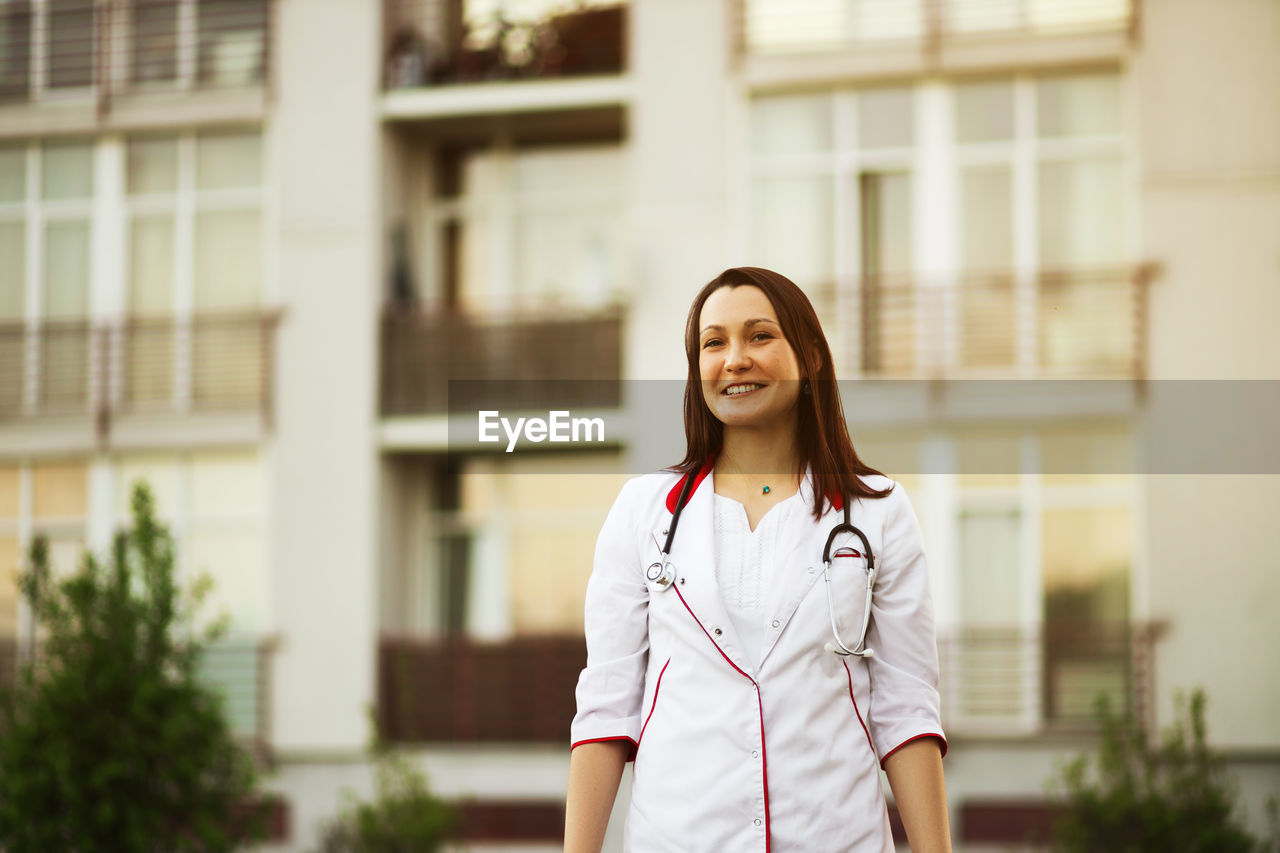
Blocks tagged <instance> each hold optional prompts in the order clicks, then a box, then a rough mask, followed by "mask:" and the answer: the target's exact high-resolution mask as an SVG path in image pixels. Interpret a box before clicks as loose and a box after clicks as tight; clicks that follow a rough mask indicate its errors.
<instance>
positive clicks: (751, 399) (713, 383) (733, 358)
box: [698, 284, 802, 428]
mask: <svg viewBox="0 0 1280 853" xmlns="http://www.w3.org/2000/svg"><path fill="white" fill-rule="evenodd" d="M698 367H699V373H700V375H701V378H702V396H703V399H704V400H706V402H707V408H709V409H710V410H711V414H713V415H715V417H716V418H717V419H718V420H719V421H721V422H722V423H723V424H724V425H725V426H726V427H753V428H771V427H784V426H789V427H794V417H795V407H796V400H797V399H798V398H799V396H800V380H801V378H802V376H801V372H800V364H799V361H798V360H797V359H796V354H795V351H794V350H793V349H792V348H791V345H790V344H789V343H787V340H786V338H784V337H783V336H782V327H781V326H780V325H778V315H777V314H776V313H775V312H774V310H773V305H772V304H771V303H770V302H769V298H768V297H767V296H765V295H764V291H763V290H761V289H760V288H758V287H755V286H754V285H749V284H743V285H738V286H736V287H730V286H728V285H726V286H724V287H722V288H720V289H719V290H717V291H715V292H714V293H712V294H711V296H709V297H708V298H707V301H706V302H705V303H703V306H702V313H701V315H700V316H699V318H698Z"/></svg>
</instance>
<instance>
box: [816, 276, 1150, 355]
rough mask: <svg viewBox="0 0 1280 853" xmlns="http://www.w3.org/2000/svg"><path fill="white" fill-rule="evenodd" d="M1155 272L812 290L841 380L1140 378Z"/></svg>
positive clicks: (886, 281) (889, 280)
mask: <svg viewBox="0 0 1280 853" xmlns="http://www.w3.org/2000/svg"><path fill="white" fill-rule="evenodd" d="M1152 273H1153V270H1152V268H1151V267H1149V266H1141V267H1138V268H1128V269H1125V268H1111V269H1087V270H1071V269H1066V270H1046V271H1042V272H1040V273H1039V274H1038V275H1035V276H1032V277H1028V278H1025V279H1021V280H1020V279H1018V278H1017V277H1015V276H1014V275H1013V274H1011V273H989V274H970V275H965V276H963V277H962V278H961V279H960V280H959V281H958V282H954V283H948V282H942V281H936V280H931V279H929V278H927V277H918V278H912V277H907V276H897V277H894V276H881V277H877V278H874V279H867V280H863V281H862V282H856V283H854V284H853V285H851V286H846V287H831V288H826V289H823V290H819V291H818V292H817V293H815V302H816V303H817V305H818V309H819V311H820V313H821V314H822V315H823V319H824V326H826V327H827V328H828V329H829V330H830V331H831V332H832V335H831V336H832V338H833V341H832V345H833V348H834V349H835V350H836V352H835V353H834V354H835V357H836V359H837V361H838V362H840V367H841V368H843V372H842V374H841V375H845V374H851V375H852V374H861V375H863V376H874V377H885V378H952V377H957V378H982V377H989V378H1008V377H1021V378H1055V377H1062V378H1082V379H1084V378H1111V379H1130V378H1142V377H1143V376H1144V374H1145V370H1146V358H1145V356H1146V342H1147V287H1148V284H1149V282H1150V280H1151V277H1152Z"/></svg>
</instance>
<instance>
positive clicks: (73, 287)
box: [42, 220, 89, 319]
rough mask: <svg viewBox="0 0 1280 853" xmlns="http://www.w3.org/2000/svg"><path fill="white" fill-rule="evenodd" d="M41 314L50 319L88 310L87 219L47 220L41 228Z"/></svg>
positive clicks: (74, 315)
mask: <svg viewBox="0 0 1280 853" xmlns="http://www.w3.org/2000/svg"><path fill="white" fill-rule="evenodd" d="M42 292H43V294H44V315H45V316H46V317H48V318H50V319H70V318H76V317H84V316H86V315H87V314H88V313H89V223H88V222H85V221H83V220H80V221H71V222H50V223H48V224H47V225H46V226H45V232H44V287H43V289H42Z"/></svg>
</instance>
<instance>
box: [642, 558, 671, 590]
mask: <svg viewBox="0 0 1280 853" xmlns="http://www.w3.org/2000/svg"><path fill="white" fill-rule="evenodd" d="M644 574H645V577H646V578H647V579H648V581H649V583H650V584H652V585H653V586H654V587H656V588H657V589H666V588H667V587H669V586H671V584H673V583H675V580H676V570H675V567H674V566H672V565H671V564H670V563H669V562H667V561H666V560H659V561H658V562H656V563H653V564H652V565H650V566H649V569H648V571H646V572H645V573H644Z"/></svg>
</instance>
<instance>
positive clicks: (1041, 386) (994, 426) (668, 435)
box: [424, 380, 1280, 475]
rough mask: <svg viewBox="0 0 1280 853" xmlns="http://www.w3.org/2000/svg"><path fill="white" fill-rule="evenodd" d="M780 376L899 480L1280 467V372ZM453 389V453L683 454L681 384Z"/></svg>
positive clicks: (634, 457)
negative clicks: (1132, 376)
mask: <svg viewBox="0 0 1280 853" xmlns="http://www.w3.org/2000/svg"><path fill="white" fill-rule="evenodd" d="M774 384H775V385H777V386H778V388H777V390H781V391H785V392H788V393H794V394H795V398H796V400H797V401H798V402H797V404H798V405H799V406H801V407H805V406H812V405H814V403H813V401H814V399H822V400H831V399H832V398H833V393H832V392H833V391H834V392H838V397H839V402H840V404H842V407H843V411H844V413H845V418H846V421H847V423H848V425H849V430H850V433H851V434H852V436H853V440H854V445H855V447H856V449H857V451H858V454H859V456H860V457H861V458H862V459H863V461H864V462H866V463H867V464H868V465H870V466H871V467H873V468H879V469H881V470H883V471H885V472H886V473H888V474H891V475H900V474H964V475H969V474H974V475H983V474H991V475H1008V474H1073V475H1089V474H1098V475H1114V474H1280V381H1276V380H1147V381H1134V380H936V381H930V380H902V381H894V380H846V381H842V382H839V383H837V386H836V388H834V389H831V388H827V389H820V388H814V389H812V390H810V391H809V393H801V389H800V388H799V387H796V388H786V387H785V386H783V384H782V383H774ZM448 390H449V399H448V414H447V415H437V416H424V419H430V420H433V421H436V422H439V421H445V422H446V423H447V437H448V438H447V447H446V448H443V449H445V450H447V452H448V453H450V454H459V455H464V456H474V455H490V454H495V455H498V454H500V455H502V456H504V457H507V458H512V457H516V456H523V455H530V454H540V455H541V457H542V460H543V462H544V463H545V465H546V466H550V467H551V468H554V467H555V461H554V458H553V457H554V456H556V455H559V454H565V456H564V458H565V459H566V460H569V459H571V460H572V462H571V463H569V464H567V465H566V471H569V470H572V471H573V472H582V471H583V470H584V468H583V466H584V464H587V465H588V467H589V463H588V462H586V460H589V459H591V458H598V459H599V462H600V465H601V473H617V472H618V471H619V470H620V467H621V469H622V470H624V471H627V472H630V473H633V474H641V473H646V472H648V471H654V470H657V469H660V468H665V467H667V466H670V465H672V464H674V463H676V462H678V461H679V460H680V459H682V458H683V456H684V451H685V437H684V415H683V407H684V398H685V383H684V382H683V381H676V380H627V381H621V382H614V381H596V380H591V381H573V380H536V381H535V380H526V381H495V380H474V381H473V380H450V381H449V383H448ZM695 390H696V392H697V393H702V389H701V388H698V389H695ZM723 390H724V389H723V388H719V390H717V389H712V390H711V393H720V392H722V391H723ZM441 426H442V427H443V426H445V424H444V423H442V424H441ZM424 449H433V450H438V449H441V448H439V447H438V446H436V447H431V448H424ZM586 451H596V454H595V456H594V457H593V456H592V454H590V453H586ZM539 467H540V469H542V470H545V468H544V467H543V466H542V465H540V466H539ZM759 473H778V472H765V471H762V472H759Z"/></svg>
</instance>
